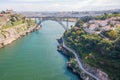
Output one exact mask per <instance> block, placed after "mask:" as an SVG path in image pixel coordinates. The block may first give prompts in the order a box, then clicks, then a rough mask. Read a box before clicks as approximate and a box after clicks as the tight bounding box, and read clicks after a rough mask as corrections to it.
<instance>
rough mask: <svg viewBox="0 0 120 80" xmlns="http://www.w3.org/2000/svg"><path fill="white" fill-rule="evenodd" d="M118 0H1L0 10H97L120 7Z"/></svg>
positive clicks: (119, 0)
mask: <svg viewBox="0 0 120 80" xmlns="http://www.w3.org/2000/svg"><path fill="white" fill-rule="evenodd" d="M119 4H120V0H1V1H0V10H6V9H13V10H15V11H99V10H109V9H120V8H119Z"/></svg>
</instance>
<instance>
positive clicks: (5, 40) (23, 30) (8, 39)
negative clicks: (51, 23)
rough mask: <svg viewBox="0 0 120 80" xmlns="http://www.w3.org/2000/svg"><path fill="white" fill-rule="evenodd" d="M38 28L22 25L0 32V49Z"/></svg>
mask: <svg viewBox="0 0 120 80" xmlns="http://www.w3.org/2000/svg"><path fill="white" fill-rule="evenodd" d="M39 27H40V26H37V27H35V26H31V27H28V25H27V23H23V24H20V25H17V26H14V27H10V28H6V29H2V30H0V48H2V47H4V46H6V45H8V44H10V43H12V42H13V41H15V40H16V39H18V38H21V37H22V36H25V35H27V34H28V33H30V32H32V31H34V30H36V29H39Z"/></svg>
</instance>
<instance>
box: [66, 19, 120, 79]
mask: <svg viewBox="0 0 120 80" xmlns="http://www.w3.org/2000/svg"><path fill="white" fill-rule="evenodd" d="M82 23H83V22H82V21H79V22H77V23H76V26H75V27H72V28H71V29H70V30H67V31H66V32H65V33H64V38H65V42H66V44H67V45H68V46H69V47H70V48H72V49H74V50H75V51H76V52H77V53H78V55H79V57H80V58H81V59H83V60H84V61H85V62H86V63H88V64H90V65H91V66H93V67H96V68H99V69H101V70H103V71H104V72H106V73H107V74H108V75H109V77H110V78H111V79H112V80H120V26H119V27H117V28H116V29H115V30H108V31H103V34H104V35H105V36H106V37H108V38H107V39H106V38H102V37H100V36H99V35H98V34H88V33H86V32H85V31H84V29H83V27H82Z"/></svg>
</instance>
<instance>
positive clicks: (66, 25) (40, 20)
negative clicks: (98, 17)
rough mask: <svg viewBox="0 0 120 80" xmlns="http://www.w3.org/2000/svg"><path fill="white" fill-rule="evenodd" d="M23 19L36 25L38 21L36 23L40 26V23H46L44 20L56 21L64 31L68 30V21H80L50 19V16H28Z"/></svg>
mask: <svg viewBox="0 0 120 80" xmlns="http://www.w3.org/2000/svg"><path fill="white" fill-rule="evenodd" d="M25 18H28V19H34V20H35V22H36V23H37V21H39V22H38V23H37V25H41V23H42V22H44V21H46V20H52V21H56V22H58V23H59V24H60V25H61V26H62V27H63V28H64V29H65V30H67V29H68V27H69V22H70V19H75V20H78V19H80V17H52V16H43V17H42V16H28V17H25ZM63 21H66V24H63V23H62V22H63Z"/></svg>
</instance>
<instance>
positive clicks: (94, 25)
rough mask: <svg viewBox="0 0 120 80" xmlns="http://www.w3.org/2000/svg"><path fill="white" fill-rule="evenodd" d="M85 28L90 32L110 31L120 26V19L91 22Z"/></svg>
mask: <svg viewBox="0 0 120 80" xmlns="http://www.w3.org/2000/svg"><path fill="white" fill-rule="evenodd" d="M83 26H84V27H87V28H89V29H90V30H94V31H95V30H110V29H115V28H116V27H118V26H120V17H111V18H108V19H106V20H90V21H89V22H88V23H84V24H83Z"/></svg>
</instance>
